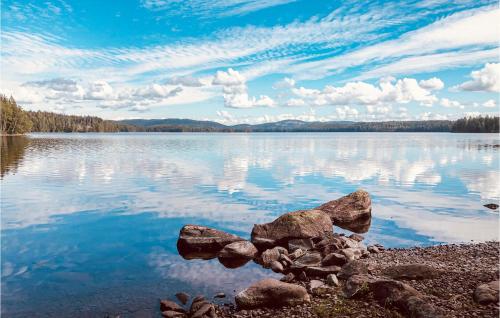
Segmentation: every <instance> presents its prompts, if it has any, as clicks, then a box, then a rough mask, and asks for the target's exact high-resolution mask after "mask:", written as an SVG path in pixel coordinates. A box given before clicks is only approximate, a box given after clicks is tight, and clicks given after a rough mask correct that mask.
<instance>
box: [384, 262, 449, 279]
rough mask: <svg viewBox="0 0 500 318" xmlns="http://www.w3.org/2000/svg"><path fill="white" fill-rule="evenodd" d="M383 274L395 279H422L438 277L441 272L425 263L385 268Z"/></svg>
mask: <svg viewBox="0 0 500 318" xmlns="http://www.w3.org/2000/svg"><path fill="white" fill-rule="evenodd" d="M382 272H383V274H384V275H386V276H389V277H391V278H394V279H408V280H420V279H429V278H436V277H438V276H439V275H440V274H441V271H440V270H437V269H435V268H433V267H431V266H428V265H423V264H407V265H396V266H390V267H387V268H385V269H384V270H383V271H382Z"/></svg>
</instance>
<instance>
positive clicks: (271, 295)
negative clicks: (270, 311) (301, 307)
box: [235, 278, 311, 309]
mask: <svg viewBox="0 0 500 318" xmlns="http://www.w3.org/2000/svg"><path fill="white" fill-rule="evenodd" d="M235 300H236V304H237V305H238V307H239V308H242V309H245V308H257V307H278V306H285V305H286V306H294V305H298V304H302V303H304V302H310V301H311V298H310V296H309V294H308V293H307V290H306V289H305V288H304V287H302V286H299V285H295V284H289V283H284V282H280V281H279V280H277V279H273V278H267V279H263V280H261V281H259V282H257V283H255V284H253V285H252V286H250V287H248V288H247V289H245V290H243V291H242V292H240V293H238V294H237V295H236V297H235Z"/></svg>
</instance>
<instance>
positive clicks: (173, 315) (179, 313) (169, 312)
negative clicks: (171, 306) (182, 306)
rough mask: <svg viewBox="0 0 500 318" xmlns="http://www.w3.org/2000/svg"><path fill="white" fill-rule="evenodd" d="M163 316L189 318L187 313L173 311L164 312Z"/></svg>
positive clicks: (167, 317)
mask: <svg viewBox="0 0 500 318" xmlns="http://www.w3.org/2000/svg"><path fill="white" fill-rule="evenodd" d="M161 315H162V316H163V317H165V318H186V317H187V315H186V314H185V313H182V312H178V311H173V310H165V311H162V312H161Z"/></svg>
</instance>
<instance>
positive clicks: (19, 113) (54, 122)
mask: <svg viewBox="0 0 500 318" xmlns="http://www.w3.org/2000/svg"><path fill="white" fill-rule="evenodd" d="M0 102H1V109H0V114H1V118H0V121H1V123H0V125H1V132H2V134H24V133H29V132H457V133H468V132H472V133H498V132H499V117H498V116H495V117H492V116H484V117H483V116H478V117H467V118H462V119H459V120H456V121H451V120H426V121H386V122H351V121H331V122H304V121H300V120H284V121H279V122H275V123H265V124H258V125H247V124H243V125H234V126H226V125H223V124H220V123H217V122H212V121H198V120H190V119H149V120H148V119H132V120H123V121H113V120H104V119H102V118H99V117H95V116H75V115H64V114H56V113H51V112H42V111H37V112H34V111H25V110H23V109H22V108H21V107H20V106H19V105H17V103H16V101H15V100H14V98H12V97H10V98H8V97H7V96H5V95H0Z"/></svg>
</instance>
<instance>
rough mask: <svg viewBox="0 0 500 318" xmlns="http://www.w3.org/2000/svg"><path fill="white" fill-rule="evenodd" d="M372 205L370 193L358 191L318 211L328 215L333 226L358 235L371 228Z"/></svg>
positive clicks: (329, 203) (318, 208)
mask: <svg viewBox="0 0 500 318" xmlns="http://www.w3.org/2000/svg"><path fill="white" fill-rule="evenodd" d="M371 205H372V202H371V199H370V195H369V194H368V192H366V191H364V190H357V191H356V192H353V193H351V194H348V195H346V196H344V197H342V198H340V199H337V200H334V201H330V202H327V203H325V204H323V205H321V206H319V207H317V208H316V209H317V210H321V211H324V212H326V213H328V215H329V216H330V218H331V219H332V221H333V224H335V225H337V226H339V227H341V228H344V229H347V230H350V231H353V232H356V233H364V232H366V231H367V230H368V228H369V227H370V222H371V210H372V206H371Z"/></svg>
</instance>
